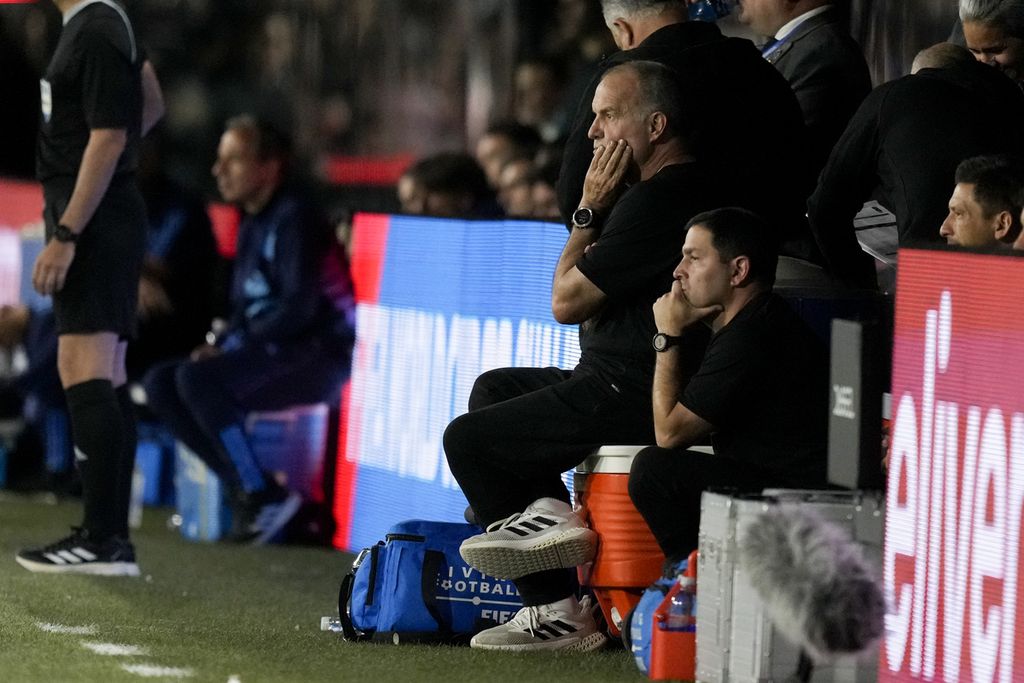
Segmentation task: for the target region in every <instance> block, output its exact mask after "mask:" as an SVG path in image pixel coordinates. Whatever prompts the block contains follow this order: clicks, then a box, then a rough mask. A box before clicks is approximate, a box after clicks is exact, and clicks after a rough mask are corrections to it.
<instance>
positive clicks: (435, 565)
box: [420, 549, 452, 635]
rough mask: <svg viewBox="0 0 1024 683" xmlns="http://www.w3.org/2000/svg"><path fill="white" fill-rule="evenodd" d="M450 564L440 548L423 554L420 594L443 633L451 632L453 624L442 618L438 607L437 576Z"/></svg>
mask: <svg viewBox="0 0 1024 683" xmlns="http://www.w3.org/2000/svg"><path fill="white" fill-rule="evenodd" d="M447 564H448V559H447V558H446V557H445V556H444V553H443V552H441V551H440V550H430V549H427V550H426V551H425V552H424V554H423V573H422V574H421V576H420V596H421V597H422V598H423V605H424V607H426V608H427V611H428V612H430V616H432V617H433V618H434V621H436V622H437V630H438V631H439V632H440V633H441V634H442V635H447V634H450V633H451V630H452V629H451V626H450V625H449V624H446V623H445V622H444V620H443V619H442V618H441V611H440V610H439V609H438V608H437V591H436V590H435V588H436V586H437V577H438V576H439V575H440V574H441V572H442V571H443V570H444V568H445V566H447Z"/></svg>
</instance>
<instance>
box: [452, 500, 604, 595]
mask: <svg viewBox="0 0 1024 683" xmlns="http://www.w3.org/2000/svg"><path fill="white" fill-rule="evenodd" d="M596 550H597V534H596V533H595V532H594V531H592V530H591V529H588V528H587V525H586V523H585V522H584V521H583V519H582V518H581V517H580V516H579V515H577V514H576V513H575V512H573V510H572V508H571V507H570V506H569V504H568V503H565V502H563V501H560V500H557V499H555V498H541V499H539V500H536V501H534V502H533V503H531V504H530V505H529V506H528V507H527V508H526V510H524V511H523V512H521V513H518V514H515V515H512V516H511V517H508V518H506V519H502V520H499V521H497V522H495V523H493V524H491V525H490V526H488V527H487V531H486V533H483V534H478V535H476V536H471V537H470V538H467V539H466V540H465V541H463V542H462V545H461V546H460V547H459V553H460V554H461V555H462V558H463V559H464V560H466V562H468V563H469V565H470V566H472V567H474V568H476V569H479V570H480V571H481V572H483V573H484V574H489V575H490V576H494V577H496V578H499V579H518V578H519V577H520V576H525V575H527V574H533V573H535V572H542V571H545V570H547V569H559V568H565V569H569V568H572V567H575V566H577V565H580V564H583V563H584V562H588V561H590V560H592V559H594V554H595V552H596Z"/></svg>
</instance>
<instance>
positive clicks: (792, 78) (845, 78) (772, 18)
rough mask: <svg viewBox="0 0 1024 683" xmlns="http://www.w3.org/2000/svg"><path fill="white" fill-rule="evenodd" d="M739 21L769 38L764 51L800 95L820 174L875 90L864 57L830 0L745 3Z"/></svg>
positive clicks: (745, 0) (815, 167)
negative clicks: (854, 114) (864, 102)
mask: <svg viewBox="0 0 1024 683" xmlns="http://www.w3.org/2000/svg"><path fill="white" fill-rule="evenodd" d="M738 18H739V20H740V21H741V22H742V23H744V24H747V25H749V26H750V28H751V29H753V30H754V32H755V33H757V34H758V35H761V36H767V37H768V41H767V42H766V43H765V45H764V47H762V49H761V53H762V54H763V55H764V58H765V59H767V60H768V62H769V63H770V64H773V65H774V66H775V68H776V69H778V70H779V73H781V74H782V75H783V76H784V77H785V79H786V80H787V81H788V82H789V85H790V87H792V88H793V92H795V93H796V98H797V100H798V101H799V102H800V109H801V110H802V111H803V115H804V123H806V124H807V131H808V137H809V143H810V146H811V150H810V154H811V159H810V162H811V164H812V168H813V173H814V175H815V176H817V173H818V172H819V171H820V170H821V168H822V167H823V166H824V165H825V161H826V160H827V159H828V155H829V153H830V152H831V151H832V147H833V145H835V143H836V140H838V139H839V136H840V135H842V134H843V130H844V129H845V128H846V124H847V123H849V121H850V118H851V117H852V116H853V113H854V112H855V111H857V107H858V106H859V105H860V103H861V102H862V101H863V100H864V98H865V97H867V94H868V93H869V92H871V76H870V74H869V73H868V66H867V63H866V62H865V61H864V54H863V52H862V51H861V49H860V46H859V45H858V44H857V43H856V41H854V40H853V38H851V37H850V34H849V32H848V31H847V29H846V26H845V25H844V23H843V21H842V18H841V17H840V16H839V12H838V10H837V9H836V8H835V7H833V5H832V3H831V2H829V0H740V3H739V17H738Z"/></svg>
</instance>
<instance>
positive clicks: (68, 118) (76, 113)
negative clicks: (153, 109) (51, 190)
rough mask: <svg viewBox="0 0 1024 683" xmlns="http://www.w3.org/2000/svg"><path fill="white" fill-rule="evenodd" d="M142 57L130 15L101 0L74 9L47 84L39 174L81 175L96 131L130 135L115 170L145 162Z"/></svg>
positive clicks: (131, 168)
mask: <svg viewBox="0 0 1024 683" xmlns="http://www.w3.org/2000/svg"><path fill="white" fill-rule="evenodd" d="M142 61H143V59H142V56H141V55H140V51H139V48H138V46H137V45H136V42H135V35H134V33H133V31H132V26H131V23H130V22H129V20H128V17H127V15H125V13H124V11H123V10H122V9H120V7H117V6H115V5H114V4H113V3H110V2H105V1H104V0H95V1H93V2H90V3H86V4H84V5H79V6H78V8H76V9H75V10H72V14H71V15H69V18H68V19H67V23H66V24H65V25H64V29H63V31H62V32H61V36H60V40H59V41H58V43H57V49H56V51H55V52H54V54H53V58H52V59H51V60H50V64H49V66H48V67H47V69H46V74H45V76H44V78H43V79H42V80H41V81H40V100H41V109H42V111H41V113H42V119H41V122H40V131H39V145H38V147H37V154H36V175H37V177H38V178H39V179H40V180H42V181H46V180H48V179H50V178H56V177H71V178H74V177H75V176H77V174H78V168H79V166H80V165H81V162H82V154H83V153H84V152H85V146H86V144H87V143H88V141H89V133H90V131H91V130H92V129H96V128H123V129H125V130H127V132H128V142H127V145H126V147H125V151H124V153H123V154H122V155H121V158H120V159H119V160H118V162H117V168H116V169H115V174H119V173H125V172H131V171H134V170H135V168H136V166H137V164H138V149H139V137H140V128H141V125H142V123H141V122H142V76H141V68H142Z"/></svg>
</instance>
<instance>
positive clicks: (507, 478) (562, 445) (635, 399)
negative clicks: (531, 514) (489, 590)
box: [444, 368, 654, 605]
mask: <svg viewBox="0 0 1024 683" xmlns="http://www.w3.org/2000/svg"><path fill="white" fill-rule="evenodd" d="M617 386H620V385H617ZM653 441H654V426H653V421H652V416H651V403H650V396H649V395H648V394H647V393H640V392H633V393H625V392H623V391H620V390H619V389H616V388H613V387H612V385H611V384H610V383H609V382H608V381H607V380H605V379H603V378H601V377H599V376H597V375H596V374H594V373H590V372H587V371H580V370H577V371H574V372H569V371H566V370H561V369H558V368H502V369H498V370H491V371H489V372H486V373H484V374H483V375H481V376H480V377H478V378H477V380H476V383H475V384H474V385H473V391H472V392H471V394H470V398H469V412H468V413H466V414H465V415H462V416H460V417H457V418H456V419H455V420H453V421H452V423H451V424H450V425H448V428H447V429H446V430H445V433H444V449H445V454H446V455H447V458H448V465H449V467H450V469H451V471H452V474H453V475H454V476H455V479H456V480H457V481H458V482H459V485H460V486H461V487H462V492H463V493H464V494H465V496H466V499H467V500H468V501H469V504H470V506H471V507H472V508H473V511H474V512H475V513H476V518H477V520H478V521H479V522H480V524H481V525H484V526H486V525H488V524H491V523H492V522H495V521H497V520H499V519H504V518H505V517H508V516H509V515H512V514H515V513H517V512H522V511H523V510H524V509H525V508H526V506H528V505H529V504H530V503H532V502H533V501H535V500H537V499H538V498H545V497H550V498H557V499H560V500H563V501H566V502H568V501H569V498H568V492H567V491H566V488H565V486H564V485H563V484H562V480H561V473H562V472H565V471H566V470H569V469H572V468H573V467H575V466H576V465H578V464H579V463H580V462H582V461H583V459H584V458H585V457H586V456H587V455H588V454H589V453H590V452H592V451H593V450H594V449H595V448H598V447H599V446H602V445H605V444H644V443H653ZM574 581H575V580H574V572H571V571H569V570H561V569H559V570H553V571H548V572H542V573H539V574H532V575H529V576H524V577H522V578H521V579H519V580H517V581H516V586H517V587H518V588H519V592H520V593H521V594H522V596H523V600H524V603H525V604H527V605H536V604H545V603H549V602H554V601H556V600H560V599H562V598H565V597H568V596H569V595H571V594H572V592H573V591H574V586H575V583H574Z"/></svg>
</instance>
